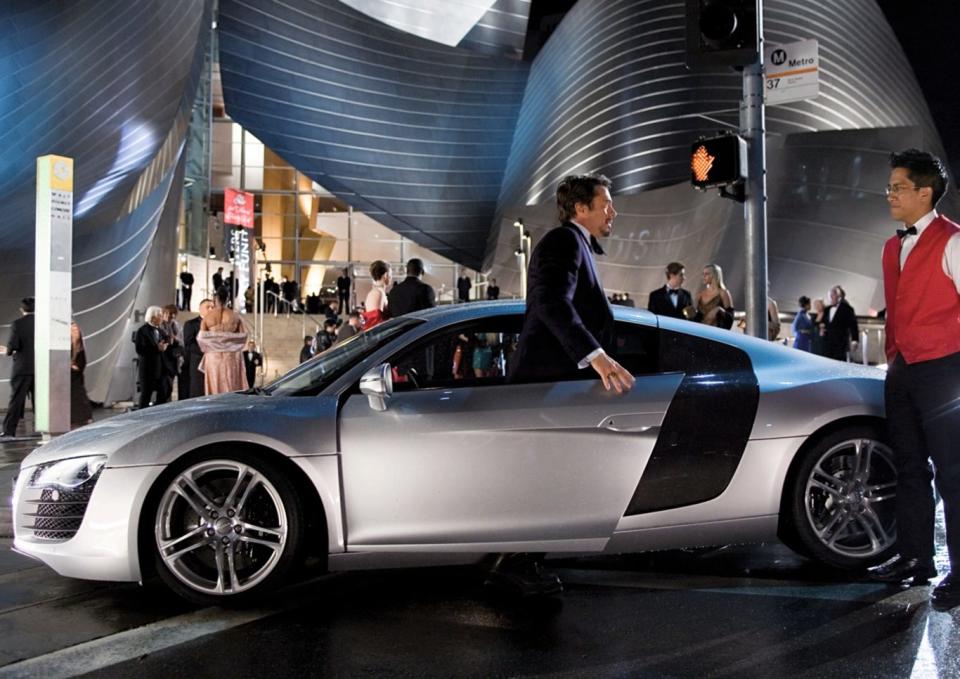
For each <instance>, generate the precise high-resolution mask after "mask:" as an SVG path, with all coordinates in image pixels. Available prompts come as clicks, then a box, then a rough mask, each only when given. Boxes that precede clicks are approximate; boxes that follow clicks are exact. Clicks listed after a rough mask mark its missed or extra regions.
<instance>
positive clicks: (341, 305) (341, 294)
mask: <svg viewBox="0 0 960 679" xmlns="http://www.w3.org/2000/svg"><path fill="white" fill-rule="evenodd" d="M344 310H346V311H350V291H349V290H347V291H343V290H337V315H338V316H339V315H341V314H343V312H344Z"/></svg>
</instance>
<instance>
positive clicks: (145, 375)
mask: <svg viewBox="0 0 960 679" xmlns="http://www.w3.org/2000/svg"><path fill="white" fill-rule="evenodd" d="M145 318H146V322H145V323H144V324H143V325H141V326H140V328H139V329H138V330H137V332H136V333H135V334H134V336H133V343H134V347H135V348H136V350H137V355H138V356H139V357H140V367H139V377H140V406H139V407H141V408H146V407H147V406H149V405H150V396H151V395H152V394H153V393H154V392H156V393H157V400H156V401H155V402H154V404H155V405H160V404H161V403H166V402H167V400H168V399H169V397H170V395H169V393H166V390H165V389H164V387H163V370H164V367H163V352H164V351H166V350H167V347H168V346H169V342H168V338H167V336H166V335H165V334H164V332H163V330H161V329H160V321H162V320H163V310H162V309H161V308H160V307H158V306H152V307H148V308H147V313H146V314H145Z"/></svg>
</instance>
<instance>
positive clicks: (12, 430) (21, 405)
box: [3, 375, 33, 436]
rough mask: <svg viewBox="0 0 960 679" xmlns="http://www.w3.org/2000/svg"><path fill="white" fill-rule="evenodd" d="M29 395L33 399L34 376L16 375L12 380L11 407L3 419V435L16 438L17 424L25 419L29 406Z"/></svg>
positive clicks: (8, 407)
mask: <svg viewBox="0 0 960 679" xmlns="http://www.w3.org/2000/svg"><path fill="white" fill-rule="evenodd" d="M27 394H30V398H31V399H32V398H33V375H14V376H13V377H11V378H10V405H8V406H7V414H6V416H5V417H4V418H3V433H4V434H6V435H7V436H16V433H17V424H18V423H19V422H20V420H22V419H23V412H24V409H25V408H26V404H27Z"/></svg>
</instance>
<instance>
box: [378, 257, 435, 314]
mask: <svg viewBox="0 0 960 679" xmlns="http://www.w3.org/2000/svg"><path fill="white" fill-rule="evenodd" d="M422 276H423V262H422V261H421V260H419V259H417V258H416V257H414V258H413V259H411V260H410V261H409V262H407V277H406V278H404V279H403V280H402V281H401V282H399V283H397V284H396V285H394V286H393V288H391V289H390V292H389V293H388V294H387V302H388V304H387V306H388V308H389V309H390V315H391V316H393V317H394V318H396V317H397V316H402V315H403V314H409V313H410V312H411V311H420V310H421V309H430V308H431V307H434V306H436V293H435V292H434V290H433V287H432V286H431V285H428V284H427V283H424V282H423V281H422V280H420V279H421V277H422Z"/></svg>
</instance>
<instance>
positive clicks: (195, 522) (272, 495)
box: [153, 452, 303, 605]
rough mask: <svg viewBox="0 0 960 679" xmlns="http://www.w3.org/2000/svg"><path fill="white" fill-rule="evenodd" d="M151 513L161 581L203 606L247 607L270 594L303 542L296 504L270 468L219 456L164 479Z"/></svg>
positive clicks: (246, 457) (252, 459) (243, 457)
mask: <svg viewBox="0 0 960 679" xmlns="http://www.w3.org/2000/svg"><path fill="white" fill-rule="evenodd" d="M163 483H164V485H163V487H162V491H161V493H160V495H159V497H158V500H157V502H156V504H155V510H154V525H153V534H154V535H153V536H154V550H155V551H154V553H155V563H156V566H157V571H158V573H159V575H160V577H161V578H162V579H163V581H164V582H165V583H166V584H167V585H168V586H169V587H170V588H171V589H173V590H174V591H175V592H177V593H178V594H179V595H180V596H182V597H184V598H185V599H188V600H190V601H193V602H196V603H201V604H205V605H211V604H213V605H225V604H233V603H241V602H247V601H249V600H251V599H255V598H259V597H260V596H261V595H262V594H264V593H266V592H269V591H270V590H272V589H274V588H275V587H276V586H278V585H279V584H280V583H282V582H283V580H284V578H285V577H286V576H287V575H288V574H289V573H290V571H291V569H292V568H293V567H294V565H295V564H296V562H297V558H298V554H299V552H300V546H301V544H302V542H303V523H302V520H301V507H300V500H299V498H298V497H297V492H296V490H295V489H294V486H293V484H292V483H290V481H289V480H287V478H286V477H285V476H284V475H283V474H282V473H281V472H280V471H278V470H277V469H276V468H275V467H274V466H273V465H271V464H270V463H269V462H268V461H266V460H263V459H260V458H259V457H258V456H255V455H250V454H246V453H229V454H223V453H220V452H217V453H213V454H210V455H208V456H205V457H204V458H203V459H200V460H197V459H193V460H191V461H190V462H189V463H187V464H185V465H183V466H182V467H181V468H177V469H175V470H174V472H173V473H172V474H171V475H169V476H167V477H165V481H164V482H163Z"/></svg>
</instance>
